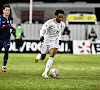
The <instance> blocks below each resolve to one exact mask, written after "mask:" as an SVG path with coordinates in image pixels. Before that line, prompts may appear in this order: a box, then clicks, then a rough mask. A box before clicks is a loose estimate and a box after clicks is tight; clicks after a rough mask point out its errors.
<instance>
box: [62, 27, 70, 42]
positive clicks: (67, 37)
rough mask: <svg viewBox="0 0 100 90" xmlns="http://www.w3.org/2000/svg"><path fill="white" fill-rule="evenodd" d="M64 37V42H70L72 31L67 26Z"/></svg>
mask: <svg viewBox="0 0 100 90" xmlns="http://www.w3.org/2000/svg"><path fill="white" fill-rule="evenodd" d="M62 35H63V40H64V41H67V40H70V30H69V29H68V27H67V26H66V27H65V29H64V31H63V33H62Z"/></svg>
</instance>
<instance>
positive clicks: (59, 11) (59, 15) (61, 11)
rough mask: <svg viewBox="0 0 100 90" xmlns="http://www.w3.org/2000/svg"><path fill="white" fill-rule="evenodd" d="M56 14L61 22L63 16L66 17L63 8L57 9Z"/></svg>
mask: <svg viewBox="0 0 100 90" xmlns="http://www.w3.org/2000/svg"><path fill="white" fill-rule="evenodd" d="M55 16H56V20H57V22H59V23H60V22H61V21H62V20H63V17H64V11H63V10H56V12H55Z"/></svg>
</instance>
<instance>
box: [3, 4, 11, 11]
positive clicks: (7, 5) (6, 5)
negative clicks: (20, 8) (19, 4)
mask: <svg viewBox="0 0 100 90" xmlns="http://www.w3.org/2000/svg"><path fill="white" fill-rule="evenodd" d="M6 7H9V8H10V5H9V4H5V5H3V7H2V10H4V9H5V8H6Z"/></svg>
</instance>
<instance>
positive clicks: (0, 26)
mask: <svg viewBox="0 0 100 90" xmlns="http://www.w3.org/2000/svg"><path fill="white" fill-rule="evenodd" d="M7 28H8V25H7V26H3V27H2V21H1V18H0V30H3V29H7Z"/></svg>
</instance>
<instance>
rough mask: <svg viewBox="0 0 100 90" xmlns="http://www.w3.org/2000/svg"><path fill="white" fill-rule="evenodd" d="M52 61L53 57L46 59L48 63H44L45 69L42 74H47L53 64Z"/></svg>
mask: <svg viewBox="0 0 100 90" xmlns="http://www.w3.org/2000/svg"><path fill="white" fill-rule="evenodd" d="M53 60H54V57H49V59H48V61H47V63H46V68H45V71H44V73H47V72H48V71H49V69H50V67H51V66H52V64H53Z"/></svg>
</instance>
